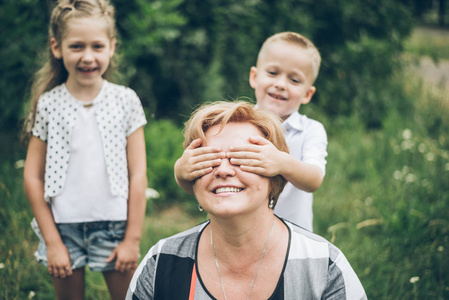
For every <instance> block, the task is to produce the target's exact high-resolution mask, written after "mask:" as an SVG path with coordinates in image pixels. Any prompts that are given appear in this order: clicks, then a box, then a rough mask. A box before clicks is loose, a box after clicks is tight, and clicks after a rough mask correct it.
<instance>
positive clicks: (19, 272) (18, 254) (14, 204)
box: [0, 35, 449, 300]
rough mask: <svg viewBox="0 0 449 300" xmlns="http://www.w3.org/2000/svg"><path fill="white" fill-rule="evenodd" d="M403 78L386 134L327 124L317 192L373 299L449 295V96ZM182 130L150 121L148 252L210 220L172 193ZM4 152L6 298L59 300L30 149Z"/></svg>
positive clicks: (95, 277) (327, 226)
mask: <svg viewBox="0 0 449 300" xmlns="http://www.w3.org/2000/svg"><path fill="white" fill-rule="evenodd" d="M412 39H419V37H416V36H413V37H412ZM420 41H421V42H413V43H415V44H417V45H420V44H421V45H425V46H426V47H427V44H428V43H431V42H429V41H428V40H427V36H426V35H424V36H421V40H420ZM422 41H424V42H422ZM446 43H449V40H446ZM432 47H434V48H440V47H441V48H445V49H449V45H447V44H444V43H443V44H442V45H440V44H439V42H438V43H435V44H433V46H432ZM435 51H443V52H444V49H443V50H442V49H439V50H435ZM435 53H437V52H435ZM438 53H439V52H438ZM404 76H405V77H404ZM396 80H397V81H398V82H396V83H392V86H395V84H397V83H399V84H400V85H401V86H402V88H403V89H404V94H405V96H404V97H402V98H400V99H398V98H394V99H393V98H392V99H391V101H392V103H394V101H409V102H410V105H409V106H404V107H410V109H409V110H407V111H404V110H398V109H394V107H395V106H394V105H393V106H392V109H391V111H390V112H389V113H388V115H386V116H385V118H384V120H383V127H382V129H379V130H372V131H367V130H365V129H363V128H364V127H363V126H362V125H361V122H360V121H359V120H358V119H357V117H355V116H353V117H351V118H347V119H341V120H337V121H335V122H333V123H332V124H326V119H325V118H323V119H322V118H319V119H320V120H321V121H323V123H324V124H325V126H326V128H327V129H328V134H329V147H328V152H329V157H328V165H327V174H326V177H325V181H324V183H323V186H322V187H321V188H320V189H319V190H318V191H317V192H316V193H315V203H314V212H315V213H314V228H315V232H317V233H318V234H320V235H322V236H324V237H325V238H327V239H329V240H331V241H332V242H333V243H334V244H336V245H337V246H338V247H339V248H341V249H342V250H343V252H344V253H345V255H346V256H347V257H348V259H349V261H350V262H351V265H352V266H353V268H354V269H355V270H356V272H357V274H358V275H359V277H360V280H361V281H362V283H363V285H364V287H365V290H366V292H367V295H368V297H369V299H449V257H448V255H447V253H448V252H447V251H448V249H449V209H448V208H449V207H448V206H449V205H448V204H449V193H448V191H449V180H448V178H449V136H448V134H447V133H448V132H449V118H448V117H447V116H448V115H449V98H448V97H449V96H448V95H449V93H447V90H443V89H442V88H441V87H438V86H427V85H425V84H423V83H422V82H421V81H420V79H419V78H417V77H415V76H411V75H410V74H409V75H404V74H400V75H398V78H397V79H396ZM386 88H389V87H386ZM390 94H391V95H394V93H393V92H392V93H390ZM311 117H312V118H313V117H314V116H313V115H311ZM179 131H180V129H179V128H176V127H173V126H172V124H170V123H169V122H167V121H153V122H150V128H149V129H148V130H147V132H149V138H148V140H147V148H148V157H149V172H150V174H149V178H150V185H151V187H153V188H155V189H157V190H159V191H160V192H161V195H162V196H161V198H160V199H153V200H152V201H151V202H150V203H149V206H148V210H147V216H146V219H145V223H144V237H143V239H142V243H141V253H142V255H145V253H146V252H147V251H148V249H149V248H150V247H151V246H152V245H153V244H154V243H155V242H156V241H158V240H159V239H161V238H163V237H166V236H169V235H171V234H174V233H176V232H179V231H182V230H184V229H186V228H189V227H191V226H193V225H195V224H197V223H199V222H201V221H203V220H204V219H205V218H206V216H205V215H202V214H199V213H198V212H195V207H196V204H195V202H194V200H193V199H191V198H188V197H183V194H182V193H177V192H175V191H173V189H174V188H173V187H174V186H175V185H173V184H174V183H173V181H172V180H173V177H172V169H171V168H172V164H173V160H174V159H175V158H176V157H177V155H179V153H177V152H176V151H179V149H178V150H176V151H174V150H173V149H174V148H175V146H176V145H177V144H178V143H179V140H180V136H179ZM158 132H164V133H163V134H159V135H157V133H158ZM156 135H157V136H158V138H157V139H156V140H155V139H151V136H156ZM7 138H8V137H3V136H2V140H4V141H5V140H6V139H7ZM6 141H7V143H5V144H8V145H12V144H13V143H12V142H10V141H8V140H6ZM174 141H175V142H174ZM0 151H2V152H1V156H0V225H1V228H2V230H1V231H0V284H1V288H0V299H5V300H9V299H54V292H53V287H52V284H51V279H50V277H49V275H48V274H47V271H46V270H45V268H43V267H42V266H40V265H39V264H37V263H36V262H35V261H34V257H33V252H34V251H35V249H36V246H37V238H36V237H35V235H34V233H33V232H32V230H31V228H30V226H29V222H30V221H31V218H32V214H31V211H30V209H29V205H28V202H27V200H26V198H25V194H24V192H23V188H22V171H23V170H22V169H21V168H20V166H16V165H15V162H16V161H18V160H20V159H23V158H24V155H25V153H24V149H22V148H20V147H16V148H14V149H8V151H6V150H4V148H3V149H1V150H0ZM173 151H174V152H173ZM153 153H157V159H152V158H153V157H154V155H153ZM164 153H169V154H168V156H167V155H166V156H164V155H163V154H164ZM164 187H167V188H166V189H167V190H164ZM172 198H173V199H174V198H177V199H178V201H173V200H172ZM182 198H183V199H187V200H184V201H179V199H182ZM165 199H170V201H165ZM86 282H87V288H86V290H87V299H108V292H107V289H106V285H105V283H104V281H103V279H102V277H101V274H98V273H92V272H89V271H88V272H87V280H86Z"/></svg>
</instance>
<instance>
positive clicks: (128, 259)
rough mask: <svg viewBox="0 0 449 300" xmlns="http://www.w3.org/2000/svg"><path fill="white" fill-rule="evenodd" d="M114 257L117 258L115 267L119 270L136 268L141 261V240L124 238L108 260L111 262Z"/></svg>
mask: <svg viewBox="0 0 449 300" xmlns="http://www.w3.org/2000/svg"><path fill="white" fill-rule="evenodd" d="M114 259H116V262H115V269H116V270H117V271H120V272H127V271H133V270H135V269H136V268H137V263H138V261H139V242H131V241H126V240H123V241H122V242H121V243H120V244H119V245H118V246H117V247H115V249H114V251H112V253H111V255H109V257H108V259H107V260H106V262H108V263H109V262H111V261H113V260H114Z"/></svg>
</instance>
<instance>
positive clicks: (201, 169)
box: [175, 139, 225, 181]
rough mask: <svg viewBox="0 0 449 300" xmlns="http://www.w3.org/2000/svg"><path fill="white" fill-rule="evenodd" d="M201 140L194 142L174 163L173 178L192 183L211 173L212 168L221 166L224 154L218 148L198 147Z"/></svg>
mask: <svg viewBox="0 0 449 300" xmlns="http://www.w3.org/2000/svg"><path fill="white" fill-rule="evenodd" d="M201 144H202V141H201V139H196V140H194V141H193V142H192V143H191V144H190V145H189V146H188V147H187V148H186V149H185V150H184V153H183V154H182V156H181V157H180V158H179V159H178V160H177V161H176V164H175V176H176V178H177V180H183V181H194V180H195V179H197V178H199V177H201V176H203V175H206V174H208V173H210V172H212V169H213V167H216V166H218V165H220V164H221V159H222V158H225V153H224V152H222V151H221V149H220V148H219V147H200V146H201Z"/></svg>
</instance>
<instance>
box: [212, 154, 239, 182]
mask: <svg viewBox="0 0 449 300" xmlns="http://www.w3.org/2000/svg"><path fill="white" fill-rule="evenodd" d="M235 168H238V166H235V165H233V164H231V162H230V161H229V158H223V159H222V160H221V164H220V165H219V166H217V167H216V168H215V176H216V177H223V178H224V177H228V176H235V174H236V171H235Z"/></svg>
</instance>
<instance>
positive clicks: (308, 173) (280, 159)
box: [227, 136, 323, 192]
mask: <svg viewBox="0 0 449 300" xmlns="http://www.w3.org/2000/svg"><path fill="white" fill-rule="evenodd" d="M250 142H251V143H252V145H245V146H234V147H231V149H230V150H231V152H229V153H227V157H229V158H231V163H232V164H235V165H240V167H241V169H242V170H243V171H247V172H252V173H256V174H259V175H262V176H266V177H272V176H276V175H282V176H283V177H284V178H285V179H286V180H287V181H289V182H290V183H291V184H293V185H294V186H295V187H296V188H298V189H301V190H303V191H306V192H314V191H316V190H317V189H318V188H319V187H320V186H321V183H322V182H323V173H322V171H321V169H320V168H319V167H318V166H315V165H312V164H308V163H305V162H302V161H300V160H297V159H296V158H294V157H293V156H291V155H290V154H289V153H286V152H282V151H279V150H278V149H277V148H276V147H275V146H274V145H273V144H272V143H271V142H269V141H268V140H266V139H264V138H263V137H260V136H257V137H252V138H250Z"/></svg>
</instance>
